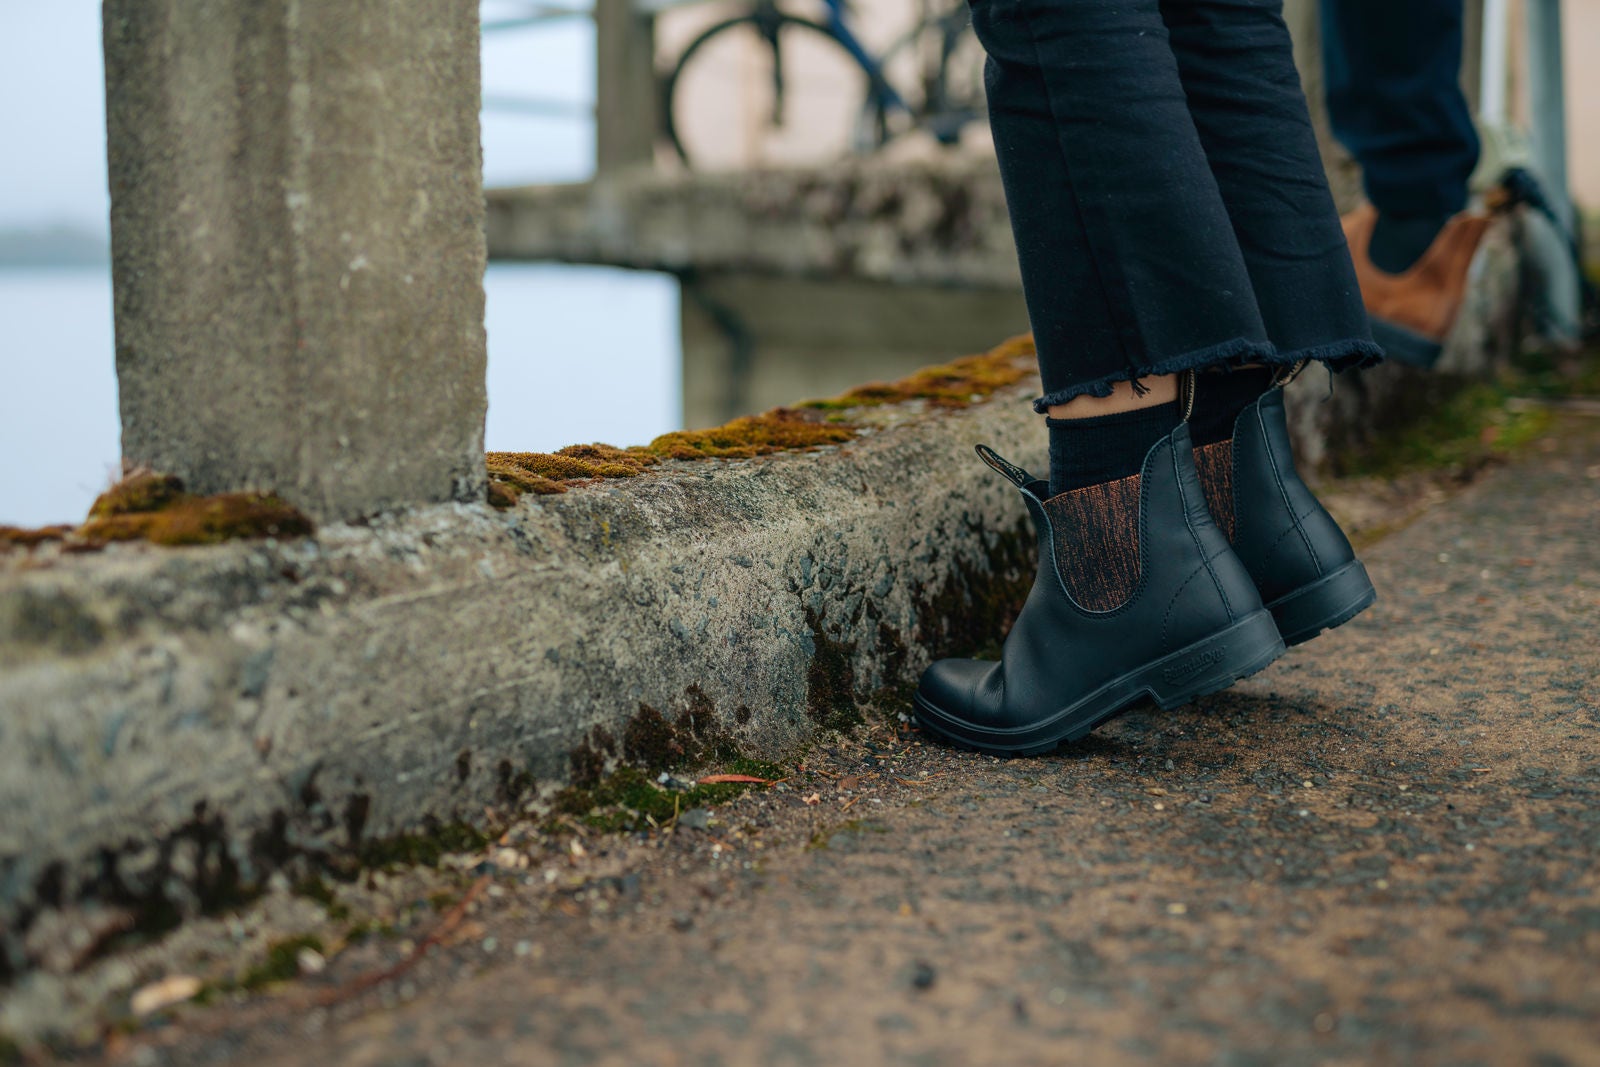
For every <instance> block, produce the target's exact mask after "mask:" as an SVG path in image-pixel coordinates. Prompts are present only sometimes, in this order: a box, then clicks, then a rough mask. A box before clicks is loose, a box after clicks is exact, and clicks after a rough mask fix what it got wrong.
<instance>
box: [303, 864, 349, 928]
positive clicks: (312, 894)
mask: <svg viewBox="0 0 1600 1067" xmlns="http://www.w3.org/2000/svg"><path fill="white" fill-rule="evenodd" d="M290 891H291V892H292V893H294V894H295V895H296V896H300V897H305V898H306V899H307V900H314V901H316V902H317V903H318V904H321V905H322V907H323V910H325V911H326V912H327V913H328V918H330V919H332V920H334V921H335V922H343V921H344V920H346V919H348V918H350V908H349V906H348V905H346V904H345V903H344V902H342V901H341V900H340V899H339V898H338V897H337V896H336V895H335V894H334V892H333V888H332V887H331V886H329V885H328V883H327V882H324V881H323V880H322V879H321V878H319V877H318V876H316V875H312V876H311V877H309V878H302V879H301V880H300V881H298V882H296V883H295V884H294V887H293V889H291V890H290Z"/></svg>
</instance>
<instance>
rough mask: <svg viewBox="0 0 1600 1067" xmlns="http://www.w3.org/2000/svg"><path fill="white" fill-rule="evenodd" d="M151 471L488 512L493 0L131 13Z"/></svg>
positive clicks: (134, 412) (132, 401) (177, 6)
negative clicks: (459, 503)
mask: <svg viewBox="0 0 1600 1067" xmlns="http://www.w3.org/2000/svg"><path fill="white" fill-rule="evenodd" d="M104 31H105V54H106V100H107V108H106V113H107V114H106V117H107V126H108V151H109V154H110V177H111V237H112V273H113V279H114V283H115V290H116V334H117V376H118V384H119V387H120V390H121V401H120V402H121V410H122V447H123V457H124V460H125V462H128V463H131V464H138V465H143V466H147V467H152V468H155V469H158V470H162V471H167V472H170V473H173V474H176V475H178V476H180V477H181V478H183V479H184V481H185V482H186V483H188V485H189V486H190V487H191V488H192V489H194V490H195V491H198V492H220V491H227V490H235V489H241V488H247V487H259V488H267V489H272V490H275V491H277V492H279V493H281V494H282V495H283V496H284V497H286V498H287V499H289V500H290V501H292V502H294V503H295V504H297V505H299V506H301V507H303V508H305V509H306V510H307V511H308V512H310V513H311V514H313V515H315V516H318V517H320V518H323V519H344V518H355V517H357V516H361V515H364V514H369V513H372V512H375V511H379V510H382V509H385V508H389V507H395V506H402V505H409V504H418V503H425V502H431V501H444V500H452V499H458V500H460V499H474V498H481V496H482V493H483V489H484V479H485V476H484V461H483V424H484V412H485V407H486V401H485V387H484V366H485V356H484V330H483V300H484V298H483V271H484V264H485V253H484V237H483V179H482V152H481V148H480V144H479V134H478V99H479V93H480V89H479V73H478V71H479V65H478V3H477V0H105V3H104Z"/></svg>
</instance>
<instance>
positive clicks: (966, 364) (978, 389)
mask: <svg viewBox="0 0 1600 1067" xmlns="http://www.w3.org/2000/svg"><path fill="white" fill-rule="evenodd" d="M1035 358H1036V357H1035V350H1034V346H1033V335H1032V334H1023V335H1021V336H1019V337H1013V338H1011V339H1010V340H1009V341H1006V342H1004V343H1003V344H1000V345H998V346H997V347H995V348H993V349H991V350H990V351H988V352H985V353H983V354H982V355H976V356H964V357H962V358H961V359H956V360H952V361H951V362H949V363H942V364H939V365H938V366H934V367H926V368H924V369H922V370H919V371H917V372H916V373H915V374H912V375H910V376H909V377H906V378H902V379H900V380H899V381H897V382H871V383H868V384H867V385H862V386H858V387H857V388H855V389H852V390H850V391H849V392H847V393H844V394H842V395H840V396H836V397H833V398H831V399H828V400H808V401H806V402H805V403H804V404H802V405H801V406H802V407H807V408H817V409H822V410H828V411H841V410H848V409H850V408H861V407H877V406H880V405H883V404H901V403H905V402H907V401H912V400H921V401H925V402H927V403H928V404H930V405H932V406H934V407H945V408H962V407H966V406H968V405H969V404H972V403H973V402H975V401H978V400H982V399H984V398H986V397H988V396H990V395H992V394H993V393H994V392H995V391H996V390H999V389H1004V388H1006V387H1007V386H1011V385H1015V384H1016V383H1018V382H1020V381H1022V380H1023V379H1024V378H1026V377H1028V376H1029V375H1030V374H1032V373H1034V369H1035V366H1034V363H1035Z"/></svg>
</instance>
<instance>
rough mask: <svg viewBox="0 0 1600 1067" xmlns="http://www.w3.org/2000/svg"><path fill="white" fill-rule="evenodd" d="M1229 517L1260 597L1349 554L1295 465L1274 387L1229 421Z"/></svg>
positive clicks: (1278, 593) (1288, 589)
mask: <svg viewBox="0 0 1600 1067" xmlns="http://www.w3.org/2000/svg"><path fill="white" fill-rule="evenodd" d="M1233 521H1234V535H1233V547H1234V551H1235V552H1237V553H1238V555H1239V558H1240V560H1242V561H1243V562H1244V565H1245V567H1246V568H1247V569H1248V570H1249V572H1250V576H1251V577H1252V578H1253V579H1254V580H1255V583H1256V588H1257V589H1258V590H1259V591H1260V593H1261V599H1262V600H1263V601H1264V602H1265V603H1267V604H1271V603H1272V602H1273V601H1275V600H1277V599H1278V598H1279V597H1282V596H1285V595H1287V594H1289V593H1292V592H1295V591H1296V590H1298V589H1301V588H1303V587H1305V586H1307V585H1309V584H1311V583H1312V582H1315V581H1316V580H1317V579H1319V578H1321V577H1323V576H1324V575H1327V574H1329V573H1331V572H1333V571H1335V570H1337V569H1338V568H1339V567H1341V566H1343V565H1344V564H1346V563H1349V562H1350V561H1351V560H1353V559H1355V552H1354V550H1353V549H1351V547H1350V541H1349V539H1348V538H1346V537H1345V535H1344V531H1343V530H1341V529H1339V524H1338V523H1336V522H1334V521H1333V517H1332V516H1330V515H1329V514H1328V512H1327V510H1326V509H1324V508H1323V506H1322V504H1321V503H1319V502H1318V500H1317V498H1316V497H1315V496H1313V495H1312V493H1311V490H1310V489H1308V488H1307V487H1306V484H1305V482H1303V481H1301V480H1300V475H1299V473H1298V472H1297V471H1296V470H1295V466H1294V454H1293V452H1292V451H1291V449H1290V447H1289V427H1288V423H1287V421H1286V419H1285V416H1284V409H1283V390H1282V389H1268V390H1267V391H1266V392H1265V393H1263V394H1262V395H1261V398H1260V399H1259V400H1257V401H1256V402H1255V403H1253V404H1249V405H1247V406H1246V407H1245V409H1244V410H1243V411H1241V412H1240V413H1239V418H1238V419H1237V421H1236V422H1235V423H1234V429H1233Z"/></svg>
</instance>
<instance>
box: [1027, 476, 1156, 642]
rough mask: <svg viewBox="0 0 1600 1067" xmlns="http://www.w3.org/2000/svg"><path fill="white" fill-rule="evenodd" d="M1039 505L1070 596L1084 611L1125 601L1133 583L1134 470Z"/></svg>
mask: <svg viewBox="0 0 1600 1067" xmlns="http://www.w3.org/2000/svg"><path fill="white" fill-rule="evenodd" d="M1044 510H1045V513H1046V514H1047V515H1049V516H1050V525H1051V528H1052V529H1053V531H1054V534H1055V551H1056V570H1057V571H1058V572H1059V573H1060V575H1061V581H1062V583H1063V584H1065V585H1066V587H1067V592H1068V593H1070V594H1071V595H1072V599H1073V600H1075V601H1077V602H1078V605H1079V606H1080V607H1083V608H1087V609H1088V610H1089V611H1110V610H1112V609H1113V608H1116V607H1120V606H1121V605H1122V604H1125V603H1126V602H1127V600H1128V598H1129V597H1131V596H1132V595H1133V591H1134V589H1135V588H1136V587H1137V586H1138V584H1139V476H1138V475H1137V474H1135V475H1133V476H1132V477H1129V478H1119V479H1118V480H1116V481H1114V482H1105V483H1103V484H1101V485H1090V486H1086V487H1084V488H1082V489H1074V490H1072V491H1070V492H1066V493H1062V494H1061V495H1059V496H1053V497H1051V498H1050V499H1049V500H1046V501H1045V502H1044Z"/></svg>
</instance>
